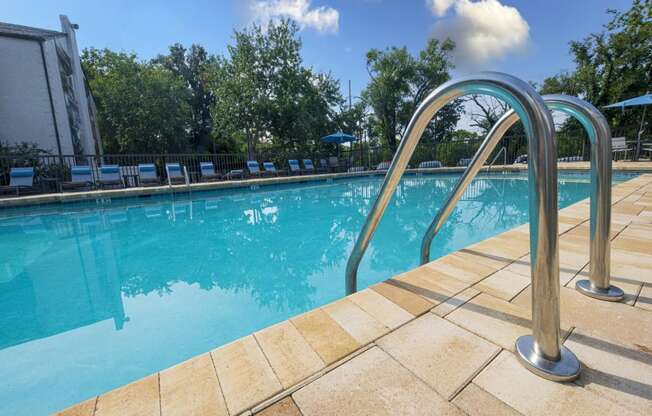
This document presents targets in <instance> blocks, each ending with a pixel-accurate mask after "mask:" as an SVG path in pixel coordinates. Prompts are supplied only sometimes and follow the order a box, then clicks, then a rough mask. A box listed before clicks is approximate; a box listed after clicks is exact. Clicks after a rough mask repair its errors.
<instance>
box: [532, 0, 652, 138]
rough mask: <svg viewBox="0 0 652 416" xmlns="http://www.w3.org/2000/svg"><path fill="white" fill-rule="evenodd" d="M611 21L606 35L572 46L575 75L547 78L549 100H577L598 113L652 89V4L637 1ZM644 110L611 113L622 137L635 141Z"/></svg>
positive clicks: (544, 88) (614, 13)
mask: <svg viewBox="0 0 652 416" xmlns="http://www.w3.org/2000/svg"><path fill="white" fill-rule="evenodd" d="M608 13H609V14H611V15H612V20H611V21H610V22H609V23H608V24H607V25H606V26H605V28H604V30H602V31H601V32H598V33H593V34H590V35H589V36H588V37H587V38H585V39H583V40H581V41H575V42H571V44H570V52H571V54H572V55H573V59H574V61H575V64H576V68H575V70H574V71H572V72H567V73H561V74H558V75H556V76H554V77H550V78H547V79H546V80H545V81H544V83H543V86H542V88H541V91H542V92H543V93H545V94H549V93H564V94H569V95H577V96H580V97H582V98H584V99H585V100H587V101H589V102H591V103H592V104H593V105H595V106H596V107H598V108H602V107H603V106H605V105H607V104H611V103H613V102H617V101H621V100H624V99H628V98H633V97H637V96H639V95H643V94H645V93H646V92H648V91H650V85H652V1H651V0H634V1H633V3H632V7H631V8H630V9H629V10H627V11H625V12H618V11H614V10H609V11H608ZM641 111H642V109H640V108H639V109H631V110H627V111H625V112H621V111H619V110H606V111H605V114H606V115H607V116H608V117H609V118H610V124H611V125H612V126H614V128H615V132H616V133H617V134H623V135H626V136H629V137H630V138H633V137H632V136H635V135H636V131H637V130H638V126H639V123H640V118H641Z"/></svg>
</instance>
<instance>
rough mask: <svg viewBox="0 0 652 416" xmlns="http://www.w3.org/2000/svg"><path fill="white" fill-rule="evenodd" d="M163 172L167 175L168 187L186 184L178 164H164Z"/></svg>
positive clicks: (184, 176)
mask: <svg viewBox="0 0 652 416" xmlns="http://www.w3.org/2000/svg"><path fill="white" fill-rule="evenodd" d="M165 172H166V173H167V175H168V185H178V184H184V183H186V175H185V174H184V173H183V169H181V165H180V164H178V163H166V164H165Z"/></svg>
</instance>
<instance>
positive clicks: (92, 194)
mask: <svg viewBox="0 0 652 416" xmlns="http://www.w3.org/2000/svg"><path fill="white" fill-rule="evenodd" d="M613 165H614V166H613V168H614V170H617V171H625V172H627V171H630V172H632V171H640V172H652V162H636V163H633V162H614V163H613ZM465 169H466V168H465V167H445V168H432V169H408V170H407V172H408V173H461V172H463V171H464V170H465ZM559 169H560V170H587V169H589V162H567V163H559ZM523 170H527V165H524V164H519V165H497V166H492V167H491V168H487V167H485V168H483V172H517V171H518V172H520V171H523ZM384 174H385V172H382V171H364V172H342V173H325V174H316V175H297V176H276V177H270V178H255V179H242V180H226V181H217V182H199V183H192V184H190V185H171V186H170V185H162V186H147V187H142V186H141V187H130V188H120V189H104V190H92V191H78V192H61V193H51V194H36V195H25V196H16V197H11V196H10V197H2V198H0V209H1V208H9V207H21V206H29V205H43V204H54V203H66V202H80V201H89V200H96V199H115V198H129V197H138V196H145V195H165V194H169V193H174V192H186V191H188V190H190V191H196V192H201V191H212V190H219V189H237V188H246V187H250V186H256V185H258V186H266V185H281V184H292V183H302V182H312V181H323V180H328V179H344V178H355V177H365V176H369V175H384Z"/></svg>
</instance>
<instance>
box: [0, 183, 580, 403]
mask: <svg viewBox="0 0 652 416" xmlns="http://www.w3.org/2000/svg"><path fill="white" fill-rule="evenodd" d="M456 179H457V176H444V175H438V176H408V177H406V178H405V179H404V180H403V181H402V182H401V184H400V185H399V187H398V188H397V191H396V195H395V197H394V200H393V202H392V203H391V205H390V208H389V209H388V210H387V212H386V214H385V217H384V219H383V221H382V222H381V224H380V226H379V229H378V231H377V233H376V236H375V237H374V239H373V241H372V244H371V245H370V248H369V250H368V252H367V255H366V257H365V259H364V261H363V262H362V264H361V268H360V272H359V276H360V285H361V286H362V287H363V286H367V285H370V284H372V283H375V282H378V281H380V280H382V279H385V278H387V277H390V276H392V275H394V274H397V273H399V272H402V271H405V270H407V269H409V268H411V267H414V266H416V265H417V264H418V257H419V256H418V255H419V245H420V242H421V238H422V236H423V232H424V231H425V229H426V228H427V226H428V224H429V223H430V221H431V220H432V218H433V216H434V215H435V213H436V211H437V209H438V208H439V207H440V206H441V205H442V204H443V201H444V199H445V197H446V196H447V195H448V193H449V192H450V190H451V189H452V186H453V185H454V183H455V180H456ZM380 184H381V181H380V178H361V179H355V180H347V181H334V182H320V183H308V184H304V185H294V186H277V187H267V188H261V189H258V190H234V191H228V192H204V193H193V194H192V195H191V196H189V195H187V194H186V195H174V196H163V197H151V198H133V199H124V200H114V201H111V200H98V201H94V202H84V203H77V204H66V205H52V206H45V207H40V208H34V209H25V208H23V209H21V210H14V211H10V210H5V211H0V214H1V215H4V217H3V218H0V235H2V238H1V239H0V264H1V265H2V266H1V269H0V379H2V380H4V381H3V386H2V388H1V389H0V414H30V415H31V414H39V413H47V412H51V411H54V410H57V409H59V408H62V407H64V406H67V405H69V404H72V403H74V402H77V401H80V400H83V399H86V398H88V397H91V396H92V395H95V394H98V393H100V392H104V391H107V390H109V389H111V388H113V387H116V386H118V385H121V384H124V383H127V382H129V381H132V380H135V379H138V378H140V377H143V376H145V375H147V374H150V373H152V372H155V371H157V370H159V369H162V368H165V367H167V366H170V365H173V364H175V363H177V362H179V361H182V360H184V359H187V358H189V357H191V356H193V355H195V354H199V353H202V352H205V351H207V350H209V349H211V348H214V347H216V346H218V345H221V344H224V343H226V342H229V341H231V340H233V339H235V338H238V337H241V336H243V335H246V334H248V333H251V332H253V331H255V330H258V329H260V328H263V327H265V326H267V325H270V324H272V323H274V322H278V321H280V320H283V319H286V318H288V317H289V316H292V315H294V314H297V313H299V312H302V311H305V310H308V309H311V308H313V307H315V306H318V305H322V304H324V303H327V302H330V301H332V300H334V299H336V298H338V297H341V296H342V295H343V294H344V268H345V264H346V260H347V258H348V255H349V253H350V251H351V249H352V247H353V243H354V241H355V238H356V237H357V233H358V231H359V230H360V227H361V226H362V223H363V222H364V219H365V217H366V215H367V214H368V212H369V210H370V207H371V204H372V203H373V200H374V198H375V196H376V194H377V192H378V190H379V187H380ZM559 191H560V195H559V198H560V205H561V206H565V205H568V204H569V203H572V202H574V201H577V200H579V199H581V198H584V197H586V196H587V195H588V183H587V181H586V179H585V177H579V180H578V178H574V179H571V180H569V181H566V182H563V183H561V184H560V186H559ZM18 213H21V214H20V215H18ZM26 214H29V215H26ZM526 221H527V182H526V181H525V180H524V176H520V175H515V176H511V177H508V176H506V175H502V176H495V177H491V179H488V178H487V177H485V178H479V179H477V180H475V181H474V182H473V183H472V185H471V187H470V188H469V190H468V191H467V193H466V194H465V195H464V197H463V199H462V201H461V202H460V204H459V206H458V208H457V209H456V210H455V211H454V212H453V213H452V215H451V216H450V218H449V220H448V222H447V223H446V225H445V226H444V227H443V229H442V231H441V232H440V234H439V235H438V236H437V238H436V239H435V241H434V243H433V250H432V255H433V256H434V257H437V256H441V255H443V254H445V253H448V252H451V251H453V250H456V249H459V248H462V247H464V246H466V245H468V244H470V243H472V242H475V241H479V240H482V239H484V238H486V237H488V236H491V235H493V234H496V233H498V232H500V231H503V230H506V229H508V228H511V227H513V226H515V225H517V224H521V223H523V222H526Z"/></svg>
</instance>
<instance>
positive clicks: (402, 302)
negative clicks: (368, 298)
mask: <svg viewBox="0 0 652 416" xmlns="http://www.w3.org/2000/svg"><path fill="white" fill-rule="evenodd" d="M370 288H371V289H373V290H375V291H376V292H378V293H380V294H381V295H383V296H384V297H386V298H387V299H389V300H390V301H392V302H393V303H395V304H397V305H398V306H400V307H401V308H403V309H405V310H406V311H408V312H409V313H411V314H412V315H414V316H419V315H422V314H424V313H425V312H427V311H429V310H430V309H432V308H433V307H434V306H435V305H434V303H432V302H430V301H428V300H426V299H424V298H423V297H421V296H419V295H417V294H415V293H412V292H410V291H409V290H406V289H403V288H402V287H401V286H400V284H397V283H396V281H395V280H393V279H388V280H386V281H384V282H380V283H378V284H375V285H373V286H371V287H370Z"/></svg>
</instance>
